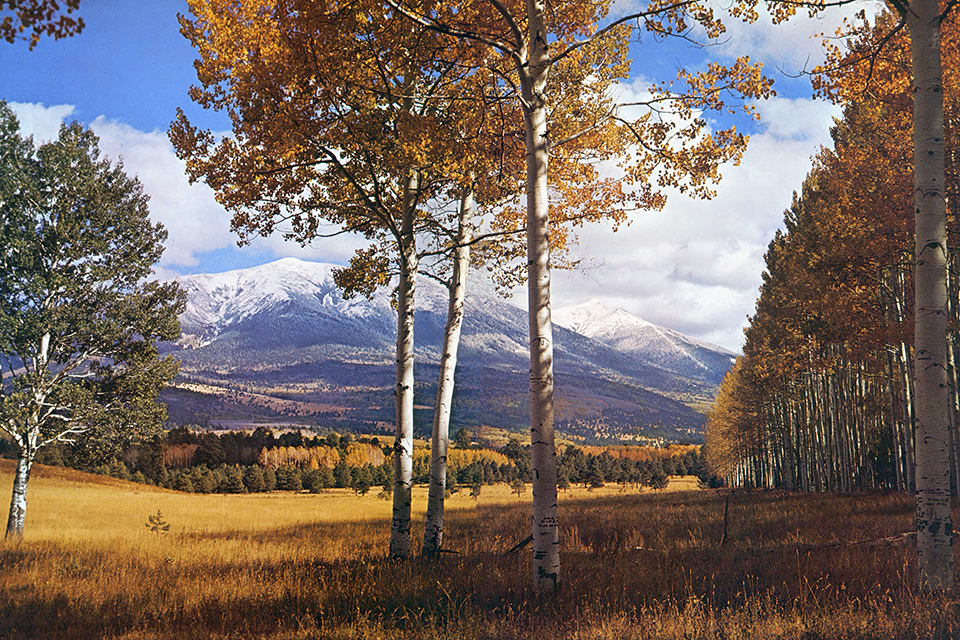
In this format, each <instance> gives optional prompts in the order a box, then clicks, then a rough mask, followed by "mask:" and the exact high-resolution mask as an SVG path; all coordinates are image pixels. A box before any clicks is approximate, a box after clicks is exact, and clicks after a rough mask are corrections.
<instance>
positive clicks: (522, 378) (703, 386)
mask: <svg viewBox="0 0 960 640" xmlns="http://www.w3.org/2000/svg"><path fill="white" fill-rule="evenodd" d="M333 268H335V267H334V265H330V264H324V263H314V262H305V261H301V260H297V259H294V258H285V259H283V260H279V261H276V262H273V263H269V264H266V265H261V266H259V267H253V268H250V269H238V270H233V271H228V272H224V273H221V274H204V275H192V276H184V277H181V278H178V279H177V280H178V281H179V282H180V283H181V285H182V286H183V287H184V289H185V290H186V291H187V296H188V304H187V309H186V310H185V311H184V313H183V314H182V316H181V325H182V329H183V334H182V337H181V339H180V340H179V341H178V343H177V344H174V345H170V346H169V348H170V350H172V351H174V352H175V353H176V355H177V356H178V357H179V358H180V360H181V376H180V377H179V378H178V381H179V388H176V389H174V390H172V391H171V392H169V393H167V394H165V398H164V399H165V400H166V401H167V402H168V405H169V406H170V407H171V415H172V416H174V418H175V419H177V420H187V421H190V420H197V419H198V410H197V406H199V407H201V408H202V409H203V410H205V411H207V412H208V413H209V414H210V415H209V416H208V417H209V418H210V419H213V418H217V419H232V418H237V421H239V422H242V421H243V419H244V416H243V415H242V414H244V413H245V412H246V413H247V414H248V415H246V416H245V418H246V419H247V420H248V422H249V421H250V420H259V419H263V420H269V419H271V418H272V419H275V420H276V419H279V418H281V417H283V418H293V417H296V418H297V419H298V420H299V422H300V423H302V424H304V426H305V427H315V426H319V427H326V426H329V427H331V428H340V427H343V428H355V429H361V430H363V429H366V430H371V429H384V428H385V427H387V425H389V423H390V422H391V421H392V389H393V380H392V375H393V366H394V365H393V361H394V349H395V336H396V333H395V332H396V313H395V311H394V310H393V308H392V307H391V305H390V298H389V294H388V292H386V291H378V292H377V293H376V294H374V296H372V299H370V300H368V299H366V298H354V299H349V300H345V299H344V298H343V296H342V293H341V292H340V291H339V289H337V287H336V285H335V284H334V283H333V279H332V269H333ZM417 302H418V305H419V308H418V309H417V311H416V316H415V344H416V345H417V346H416V353H417V377H418V382H417V388H416V389H415V394H416V395H417V400H416V401H417V404H418V406H420V407H423V408H422V409H421V410H420V414H421V415H419V417H418V428H419V429H423V428H424V426H425V425H428V424H429V413H430V412H431V409H430V407H431V406H432V404H433V398H432V395H431V394H432V393H435V385H436V376H435V375H434V374H435V372H436V370H437V369H438V365H437V362H438V359H439V352H440V344H441V338H442V335H443V329H444V325H445V323H446V292H445V290H444V289H443V288H442V287H440V286H439V285H437V284H436V283H434V282H432V281H430V280H428V279H426V278H421V279H420V280H419V283H418V291H417ZM421 302H423V303H424V304H420V303H421ZM466 306H467V308H466V314H465V318H464V327H463V337H462V340H461V347H460V358H459V364H458V373H457V375H458V390H457V395H456V397H455V400H454V416H453V419H454V424H458V423H460V424H463V425H465V426H480V425H484V424H486V425H488V426H498V427H504V428H516V429H523V428H525V425H527V421H528V418H527V416H526V408H525V403H526V399H525V396H526V392H527V389H526V387H527V384H528V381H527V380H526V378H527V375H528V374H527V371H528V368H529V363H528V351H527V327H526V322H527V320H526V311H525V310H523V309H520V308H518V307H516V306H513V305H511V304H509V303H507V302H505V301H504V300H502V299H498V298H493V297H490V296H485V295H483V294H482V293H476V292H475V293H472V294H468V296H467V305H466ZM577 307H581V309H580V311H581V312H584V311H586V308H585V307H583V305H577ZM574 309H575V310H576V308H574ZM620 311H621V312H622V310H620ZM557 313H558V316H557V317H558V320H557V322H556V323H555V351H556V357H555V362H556V378H557V406H558V411H557V416H558V418H557V423H558V428H560V429H564V430H566V431H567V432H568V433H572V434H580V436H582V437H584V438H586V439H593V440H597V439H603V438H609V439H616V438H617V437H620V436H630V437H634V438H641V439H642V438H645V437H648V436H649V437H654V436H651V435H649V434H652V433H661V432H662V433H665V434H667V435H668V436H669V437H671V438H673V439H686V440H691V439H697V438H700V437H701V436H700V428H701V427H702V424H703V415H702V414H701V413H699V412H698V411H696V410H695V409H694V408H692V407H696V406H702V405H703V404H704V403H705V402H707V401H709V399H710V398H711V397H712V395H713V394H714V393H715V391H716V380H717V379H718V376H719V377H722V373H725V372H724V371H721V369H722V367H723V366H728V365H725V364H724V363H725V362H726V361H728V360H729V359H730V356H731V355H732V354H729V352H726V351H725V350H723V349H721V348H720V347H713V350H712V351H711V350H710V349H709V348H707V347H708V346H709V345H706V343H703V345H700V346H697V348H698V349H703V350H705V351H703V353H707V352H709V353H712V354H714V356H713V360H711V361H709V362H703V361H702V360H703V358H701V361H700V362H699V366H697V365H695V364H692V359H691V354H690V349H691V348H692V347H689V345H693V344H695V343H696V342H697V341H694V340H693V339H692V338H686V337H685V336H683V338H685V339H686V341H685V342H684V341H683V340H681V339H680V338H677V337H676V336H682V334H679V333H677V332H672V333H670V334H668V335H670V336H671V339H672V340H673V341H674V342H675V343H682V345H684V348H683V349H681V348H678V347H677V346H676V345H675V344H674V345H673V346H670V344H667V343H664V344H663V345H661V350H660V352H656V353H655V355H653V356H650V355H649V354H648V355H647V356H644V354H643V353H642V349H640V347H641V346H642V345H641V344H639V343H638V344H630V343H629V340H628V338H629V335H628V333H627V332H628V329H624V330H623V331H620V332H619V333H618V332H617V331H614V330H613V329H612V328H611V326H610V323H602V322H596V323H594V325H593V326H592V327H581V329H582V330H586V331H588V333H589V331H590V330H593V332H594V334H595V337H591V336H589V335H584V334H583V333H578V332H576V331H574V330H572V329H569V328H567V327H566V326H564V324H565V322H566V321H565V320H564V317H565V311H564V310H558V311H557ZM593 313H594V315H596V316H598V317H600V316H609V315H610V313H609V312H608V308H602V309H601V308H600V307H599V306H597V305H594V309H593ZM622 313H626V312H622ZM567 315H569V314H567ZM581 315H589V314H584V313H581ZM631 317H632V318H634V319H635V320H632V321H629V322H628V320H630V318H628V317H626V316H624V317H623V318H621V320H622V322H621V325H622V326H623V327H631V326H640V325H638V322H639V323H645V324H646V325H650V326H655V325H652V324H650V323H646V321H643V320H642V319H639V318H636V317H635V316H631ZM660 329H663V328H660ZM663 330H664V331H667V332H669V331H670V330H666V329H663ZM664 350H665V351H666V352H674V357H673V358H672V359H671V358H665V357H664V353H663V352H664ZM697 354H700V355H701V356H702V355H703V354H702V353H701V352H700V351H697ZM725 359H726V360H725ZM665 363H666V364H668V365H670V366H664V364H665ZM671 363H674V364H675V365H676V366H674V364H671ZM718 363H719V364H718ZM188 383H189V384H190V385H193V386H191V387H189V388H187V384H188ZM198 385H200V386H198ZM203 385H207V386H209V387H210V388H211V389H216V391H215V392H213V395H214V396H217V397H218V398H220V400H218V401H216V402H214V401H212V400H211V399H210V398H206V399H204V398H203V397H201V396H203V394H202V393H199V392H198V391H197V389H198V388H205V387H203ZM260 386H264V387H267V386H269V387H270V388H272V389H274V393H273V396H275V397H276V398H277V403H279V402H280V400H281V399H282V400H284V402H287V403H289V402H290V401H299V402H302V403H303V404H304V406H307V405H309V406H310V407H314V408H315V407H318V406H324V407H335V410H334V409H331V411H326V412H325V411H310V412H307V413H309V415H302V416H289V415H279V414H277V411H273V414H271V411H269V410H267V408H265V407H260V408H259V409H258V410H257V411H253V410H252V409H251V408H250V407H247V408H246V409H244V407H243V406H240V405H241V403H239V402H238V401H231V400H228V399H229V398H230V397H231V393H236V392H238V391H237V390H239V389H245V390H250V389H252V388H255V387H257V388H259V387H260ZM231 390H232V391H231ZM218 394H219V395H218ZM261 395H262V394H261ZM268 395H269V394H268ZM492 399H496V401H495V402H491V400H492ZM264 403H266V404H270V402H268V401H264ZM191 406H192V407H193V409H190V407H191ZM284 406H288V405H284ZM288 409H289V406H288ZM304 411H306V410H304ZM288 413H289V411H288ZM214 414H215V415H214ZM199 417H200V418H201V419H202V418H203V416H199ZM607 432H609V433H607ZM604 433H606V434H607V435H602V434H604ZM645 434H646V435H645ZM669 434H673V435H672V436H671V435H669ZM657 437H659V436H657Z"/></svg>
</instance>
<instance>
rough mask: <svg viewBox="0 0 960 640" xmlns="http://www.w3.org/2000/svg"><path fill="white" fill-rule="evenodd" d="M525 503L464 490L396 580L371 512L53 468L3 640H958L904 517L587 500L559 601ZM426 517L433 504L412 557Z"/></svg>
mask: <svg viewBox="0 0 960 640" xmlns="http://www.w3.org/2000/svg"><path fill="white" fill-rule="evenodd" d="M12 471H13V465H12V462H11V461H7V460H3V461H0V491H3V492H6V493H5V495H9V492H10V488H11V484H12ZM529 500H530V492H529V487H528V488H527V489H526V491H525V492H524V493H523V495H522V496H519V497H518V496H517V495H516V494H515V493H511V491H510V488H509V487H508V486H507V485H495V486H484V487H483V488H482V491H481V495H480V496H479V499H476V498H473V497H470V494H469V490H462V491H460V492H459V493H457V494H455V495H453V496H452V497H451V498H450V499H449V500H448V501H447V504H448V512H447V513H448V516H447V526H446V541H447V542H446V544H445V547H446V548H447V549H449V550H450V551H451V553H448V554H444V555H443V557H442V558H441V559H440V560H437V561H433V560H426V559H420V558H416V559H413V560H411V561H408V562H390V561H388V560H387V559H386V556H387V544H388V534H389V526H390V502H389V501H387V500H381V499H379V498H378V497H377V495H376V493H375V491H374V492H371V493H369V494H367V495H366V496H357V495H355V494H354V492H353V491H351V490H341V489H333V490H328V491H327V492H325V493H322V494H307V493H299V494H292V493H284V492H277V493H271V494H251V495H216V494H215V495H197V494H181V493H177V492H174V491H169V490H163V489H157V488H153V487H148V486H143V485H138V484H133V483H129V482H124V481H121V480H115V479H111V478H106V477H101V476H92V475H88V474H84V473H81V472H78V471H74V470H70V469H65V468H59V467H42V466H38V467H37V468H36V469H35V472H34V477H33V479H32V480H31V485H30V493H29V496H28V501H29V502H28V504H29V506H28V511H27V522H26V527H25V535H24V540H23V541H22V542H20V543H17V542H12V541H7V542H5V543H3V544H2V545H0V638H4V639H7V638H9V639H33V638H78V639H80V638H129V639H133V638H138V639H140V638H143V639H146V638H178V639H179V638H188V639H190V638H196V639H200V638H270V639H288V638H289V639H301V638H304V639H305V638H529V637H544V638H651V639H652V638H667V639H673V638H676V639H680V638H691V639H700V638H711V639H718V640H719V639H721V638H724V639H734V638H743V639H753V638H756V639H760V638H764V639H766V638H795V639H797V640H800V639H803V640H814V639H818V638H878V639H879V638H955V637H960V601H957V600H955V599H954V598H951V597H938V598H927V597H923V596H920V595H918V594H916V593H914V592H913V590H912V587H911V585H912V584H913V578H912V572H914V571H915V549H914V545H913V542H912V539H911V538H909V537H904V536H902V535H901V534H903V533H905V532H908V531H910V529H911V526H912V518H913V505H912V499H911V498H910V497H909V496H905V495H901V494H870V495H858V496H839V495H821V496H799V495H792V494H785V493H774V492H757V493H753V494H747V493H736V494H732V495H731V494H729V493H718V492H716V491H710V490H699V489H697V488H696V482H695V479H693V478H682V479H676V478H675V479H673V480H672V481H671V484H670V487H669V488H668V489H667V490H665V491H651V490H645V491H643V492H639V493H638V492H637V490H636V489H629V490H627V491H626V492H622V491H621V489H620V488H619V487H617V486H615V485H608V486H607V487H604V488H603V489H596V490H594V491H587V490H585V489H583V488H581V487H577V488H573V489H571V490H569V491H566V492H562V493H561V503H560V510H561V511H560V512H561V518H562V520H561V527H562V529H561V543H562V545H563V555H562V562H563V588H562V591H561V594H560V595H559V596H558V597H556V598H551V599H544V600H538V599H537V598H535V597H534V596H533V595H532V593H531V591H530V586H529V585H530V583H531V577H530V570H531V569H530V558H529V553H530V551H529V547H527V548H525V549H522V550H520V551H518V552H516V553H513V554H508V553H507V551H508V550H509V549H510V548H511V547H513V546H514V545H515V544H517V543H518V542H520V541H521V540H523V539H524V538H525V537H526V536H527V535H528V534H529V524H528V519H529ZM425 506H426V489H425V487H418V488H416V489H415V492H414V504H413V508H414V530H413V532H414V539H415V540H416V539H418V538H421V537H422V524H423V515H424V510H425ZM158 512H159V516H160V518H159V524H160V526H159V527H158V530H157V531H153V530H152V527H153V525H155V524H157V522H158V520H157V516H158ZM725 512H726V531H725V530H724V522H725V517H724V516H725ZM151 516H154V520H153V522H151V520H150V517H151ZM166 525H169V529H168V530H166V531H164V530H163V529H164V528H165V526H166ZM721 543H722V544H721ZM851 543H858V544H851Z"/></svg>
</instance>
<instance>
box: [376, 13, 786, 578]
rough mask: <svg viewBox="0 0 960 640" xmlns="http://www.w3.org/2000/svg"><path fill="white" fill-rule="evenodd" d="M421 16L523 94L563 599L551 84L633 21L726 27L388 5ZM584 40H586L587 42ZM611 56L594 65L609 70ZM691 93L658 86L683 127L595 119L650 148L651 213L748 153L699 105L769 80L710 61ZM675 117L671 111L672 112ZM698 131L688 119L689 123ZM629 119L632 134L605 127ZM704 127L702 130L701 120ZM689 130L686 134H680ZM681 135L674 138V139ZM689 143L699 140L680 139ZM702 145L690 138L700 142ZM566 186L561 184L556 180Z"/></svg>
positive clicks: (710, 25) (650, 21) (662, 16)
mask: <svg viewBox="0 0 960 640" xmlns="http://www.w3.org/2000/svg"><path fill="white" fill-rule="evenodd" d="M388 1H390V3H391V6H393V7H395V8H396V9H397V11H399V12H401V13H403V14H404V15H405V16H407V17H408V18H410V19H411V20H413V21H415V22H417V23H418V24H421V25H423V26H425V27H428V28H430V29H433V30H436V31H437V32H439V33H443V34H447V35H452V36H455V37H457V38H459V39H461V40H467V41H473V42H479V43H482V44H484V45H486V46H487V47H489V48H490V49H491V50H493V51H496V52H498V53H499V54H500V55H501V56H502V57H503V60H504V63H505V67H504V73H505V74H506V73H509V77H510V78H511V81H512V82H514V83H515V84H516V85H517V86H518V87H519V89H520V91H519V93H520V96H519V99H520V102H521V106H522V112H523V126H524V135H525V148H526V216H525V218H526V240H527V243H526V244H527V246H526V252H527V297H528V299H527V304H528V314H529V331H530V336H529V338H530V437H531V454H532V466H533V509H532V517H531V525H532V537H533V545H532V546H533V573H534V576H533V582H534V589H535V590H536V591H537V592H538V593H554V592H556V591H557V590H558V589H559V585H560V557H559V517H558V511H557V466H556V465H557V463H556V447H555V435H554V407H553V384H554V383H553V329H552V321H551V313H550V266H551V264H550V252H549V247H550V244H551V243H550V235H551V232H552V230H553V229H552V228H551V225H550V213H549V202H548V196H549V193H550V189H551V184H550V181H549V175H550V169H549V164H550V154H551V150H552V149H555V148H559V146H558V143H557V142H554V141H557V140H562V139H564V137H563V136H562V135H560V132H558V131H556V130H555V129H554V128H552V127H549V126H548V120H549V111H550V108H551V106H552V103H551V102H550V82H549V81H550V77H551V73H552V70H553V68H554V66H555V65H556V64H557V63H558V62H559V61H561V60H563V59H564V58H566V57H569V56H573V55H575V54H576V53H577V52H578V51H579V50H580V49H582V48H585V47H587V46H589V45H591V44H597V43H600V42H603V43H609V45H612V46H618V44H619V43H621V42H625V41H626V40H627V39H628V37H629V34H630V31H631V30H630V28H629V27H628V24H629V23H631V22H632V21H636V22H637V23H640V22H643V24H644V25H645V28H647V29H649V30H651V31H654V32H657V33H659V34H661V35H669V34H683V33H685V32H686V31H687V29H688V26H687V25H688V21H690V22H694V23H697V24H699V25H701V26H702V27H703V28H704V30H705V31H706V33H707V35H708V36H709V37H716V36H718V35H719V34H720V33H721V32H722V25H721V24H720V22H719V21H718V20H716V19H715V18H714V16H713V13H712V11H711V10H710V9H708V8H707V7H705V6H702V5H698V4H696V3H676V4H670V3H668V4H665V5H661V4H658V5H656V6H651V7H649V10H648V11H644V12H642V13H637V14H633V15H631V16H627V17H623V18H620V19H618V20H616V21H613V22H610V23H609V24H607V25H606V26H604V27H600V26H598V25H599V24H600V22H601V21H602V20H604V19H605V17H606V13H607V10H608V8H609V5H608V4H607V3H605V2H570V3H563V4H562V5H560V6H556V7H551V8H550V10H549V11H548V10H547V6H546V3H545V2H543V1H542V0H526V2H524V3H519V2H500V1H498V0H473V1H468V2H459V3H453V2H452V3H449V5H448V6H442V7H441V9H439V10H435V11H423V10H422V8H421V7H419V6H410V5H405V4H403V3H401V2H399V1H394V0H388ZM578 38H580V39H579V40H578ZM604 67H605V63H604V61H599V63H598V64H597V65H596V66H595V67H593V69H594V70H602V69H604ZM680 76H681V79H682V80H683V81H684V82H685V83H686V84H687V86H688V92H687V93H683V92H682V91H680V92H678V93H674V92H673V91H671V90H667V89H665V88H664V87H659V88H658V87H655V88H654V89H653V90H652V92H651V93H652V94H653V96H654V97H653V98H652V99H651V104H658V103H660V102H661V101H662V102H663V103H664V104H671V103H672V105H673V111H674V112H675V113H676V114H678V115H680V121H684V124H683V125H677V124H675V123H674V124H671V123H666V122H662V121H660V122H658V121H654V120H652V119H651V118H650V115H651V114H649V113H648V114H647V115H646V116H645V117H642V118H641V119H640V120H639V121H635V122H625V120H624V118H623V117H622V116H621V115H620V113H619V110H618V109H617V108H616V107H615V106H614V107H613V108H612V109H611V110H610V112H609V114H608V117H607V118H606V119H605V120H604V121H603V122H595V123H590V125H591V126H590V127H589V128H592V129H605V130H606V131H607V132H608V135H610V137H609V138H608V142H609V143H610V144H614V145H615V144H621V143H622V141H623V139H624V137H625V136H628V135H633V136H636V138H637V142H638V144H637V148H639V149H644V150H645V152H640V153H638V154H637V155H636V157H634V158H633V162H632V163H631V164H630V165H629V166H626V167H625V168H624V172H625V174H626V176H627V177H628V178H629V179H630V180H632V181H633V182H634V183H635V184H638V185H640V187H639V190H640V191H642V192H643V196H642V198H643V199H644V200H645V201H646V204H647V206H648V207H650V206H654V207H656V206H662V201H663V196H662V193H660V192H659V191H658V190H657V189H656V188H655V187H654V186H653V185H652V184H651V182H652V181H653V180H656V179H655V178H653V176H654V175H656V174H657V173H659V176H660V177H659V181H660V182H659V185H660V186H666V185H667V184H673V185H676V186H678V187H680V190H681V191H689V192H690V193H692V194H694V195H698V196H701V197H709V195H710V190H709V186H708V185H709V184H710V183H712V182H713V181H714V180H716V179H717V178H718V177H719V174H718V167H719V165H720V164H722V163H723V162H725V161H727V160H731V159H736V158H739V155H740V154H741V153H742V149H743V145H744V144H745V142H746V140H745V138H743V137H742V136H739V135H737V134H736V133H735V132H734V131H733V130H726V131H722V132H718V133H716V134H714V135H709V134H707V133H706V132H705V131H704V125H705V123H704V122H703V121H702V120H699V119H696V118H690V117H689V116H691V114H692V113H693V110H695V109H717V108H721V109H722V108H723V97H722V96H723V95H724V93H725V92H727V91H728V92H730V93H733V94H734V95H738V96H739V95H750V96H753V97H761V96H766V95H769V94H770V91H771V90H770V86H769V82H768V81H766V80H765V79H764V78H763V77H762V76H761V75H760V73H759V70H758V69H757V68H756V67H755V66H753V65H751V64H750V63H749V61H748V60H746V59H741V60H738V61H737V63H736V64H735V65H733V66H731V67H729V68H728V67H723V66H721V65H710V67H709V70H708V71H706V72H704V73H702V74H687V73H684V72H680ZM665 108H666V109H667V110H670V109H669V108H668V107H665ZM691 120H692V121H693V124H689V122H690V121H691ZM614 122H616V123H617V124H620V123H623V124H624V126H623V127H614V126H610V127H603V126H602V125H603V124H607V123H609V124H611V125H612V124H613V123H614ZM698 123H699V124H698ZM688 125H689V126H690V127H691V128H690V129H686V130H685V131H684V132H683V134H679V135H678V130H684V129H685V128H686V126H688ZM675 135H676V136H677V137H676V138H675V137H674V136H675ZM681 136H685V137H684V138H683V139H684V140H686V141H687V143H689V144H685V143H683V142H681V141H680V140H681ZM691 141H692V142H691ZM553 188H554V189H557V188H560V187H559V184H554V185H553Z"/></svg>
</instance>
